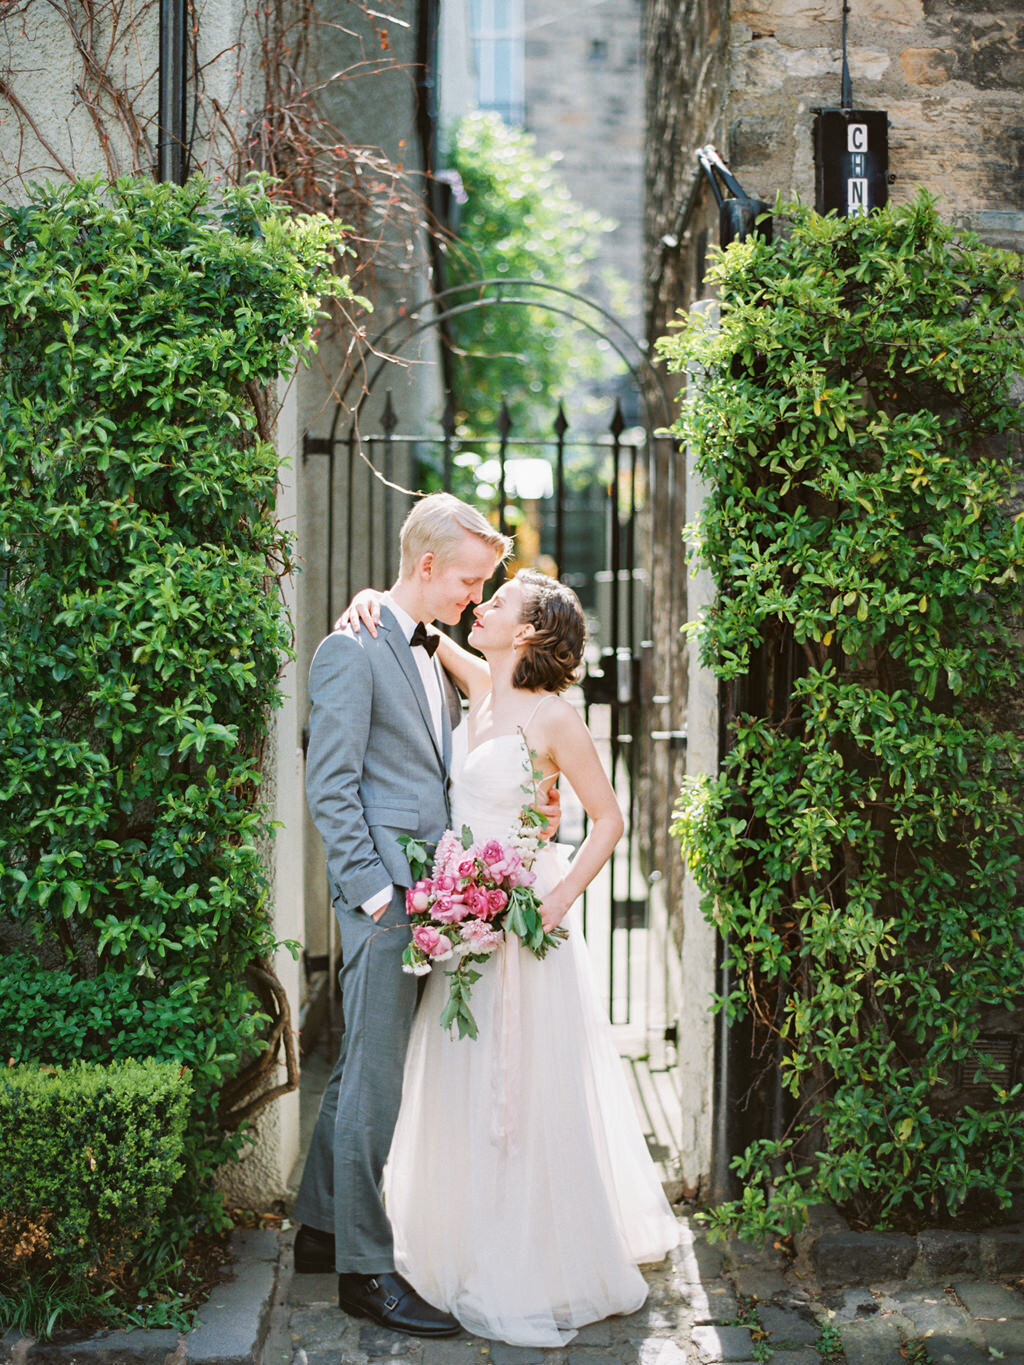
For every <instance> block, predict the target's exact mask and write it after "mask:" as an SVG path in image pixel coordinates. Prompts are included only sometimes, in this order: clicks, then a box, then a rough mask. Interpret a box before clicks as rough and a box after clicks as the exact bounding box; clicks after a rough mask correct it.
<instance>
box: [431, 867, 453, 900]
mask: <svg viewBox="0 0 1024 1365" xmlns="http://www.w3.org/2000/svg"><path fill="white" fill-rule="evenodd" d="M434 890H435V891H437V892H439V893H441V894H448V895H450V894H451V892H453V891H454V890H455V878H454V877H450V876H449V875H448V874H447V873H446V872H441V873H439V874H438V875H437V876H436V877H435V878H434Z"/></svg>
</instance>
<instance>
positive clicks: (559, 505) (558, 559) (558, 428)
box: [554, 403, 569, 581]
mask: <svg viewBox="0 0 1024 1365" xmlns="http://www.w3.org/2000/svg"><path fill="white" fill-rule="evenodd" d="M568 429H569V423H568V421H567V420H566V416H565V408H564V407H563V406H562V404H561V403H559V405H558V412H557V414H556V416H555V427H554V430H555V563H556V564H557V566H558V576H559V578H561V579H562V580H563V581H564V579H565V433H566V432H567V431H568Z"/></svg>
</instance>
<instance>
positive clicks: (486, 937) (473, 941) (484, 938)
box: [459, 919, 502, 953]
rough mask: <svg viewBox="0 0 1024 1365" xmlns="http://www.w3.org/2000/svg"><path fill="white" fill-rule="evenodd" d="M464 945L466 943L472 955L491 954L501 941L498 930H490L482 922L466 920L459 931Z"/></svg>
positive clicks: (487, 925) (488, 926)
mask: <svg viewBox="0 0 1024 1365" xmlns="http://www.w3.org/2000/svg"><path fill="white" fill-rule="evenodd" d="M459 933H460V935H461V936H462V940H463V942H464V943H468V944H469V946H470V948H472V950H473V952H474V953H493V952H494V950H495V948H497V946H498V944H499V943H500V942H501V940H502V934H501V932H500V931H499V930H498V929H492V928H491V926H490V925H489V924H485V923H484V922H483V920H479V919H468V920H467V921H466V922H465V924H464V925H463V926H462V928H461V929H460V930H459Z"/></svg>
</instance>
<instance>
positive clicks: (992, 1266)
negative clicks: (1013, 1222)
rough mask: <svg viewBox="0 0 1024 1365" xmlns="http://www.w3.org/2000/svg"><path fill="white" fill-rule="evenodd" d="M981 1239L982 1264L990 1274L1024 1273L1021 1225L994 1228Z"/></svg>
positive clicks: (1023, 1234) (1023, 1247)
mask: <svg viewBox="0 0 1024 1365" xmlns="http://www.w3.org/2000/svg"><path fill="white" fill-rule="evenodd" d="M979 1240H980V1243H981V1264H982V1267H983V1268H984V1269H985V1270H986V1271H987V1272H988V1273H989V1274H990V1275H995V1276H997V1277H998V1276H1002V1275H1011V1276H1012V1275H1024V1232H1022V1231H1021V1229H1020V1228H1019V1227H1012V1228H992V1229H990V1230H989V1231H988V1232H983V1233H982V1234H981V1237H980V1239H979Z"/></svg>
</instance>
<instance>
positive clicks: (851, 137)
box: [846, 123, 868, 152]
mask: <svg viewBox="0 0 1024 1365" xmlns="http://www.w3.org/2000/svg"><path fill="white" fill-rule="evenodd" d="M867 149H868V125H867V124H866V123H851V124H849V125H848V126H847V129H846V150H847V151H848V152H866V151H867Z"/></svg>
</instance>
